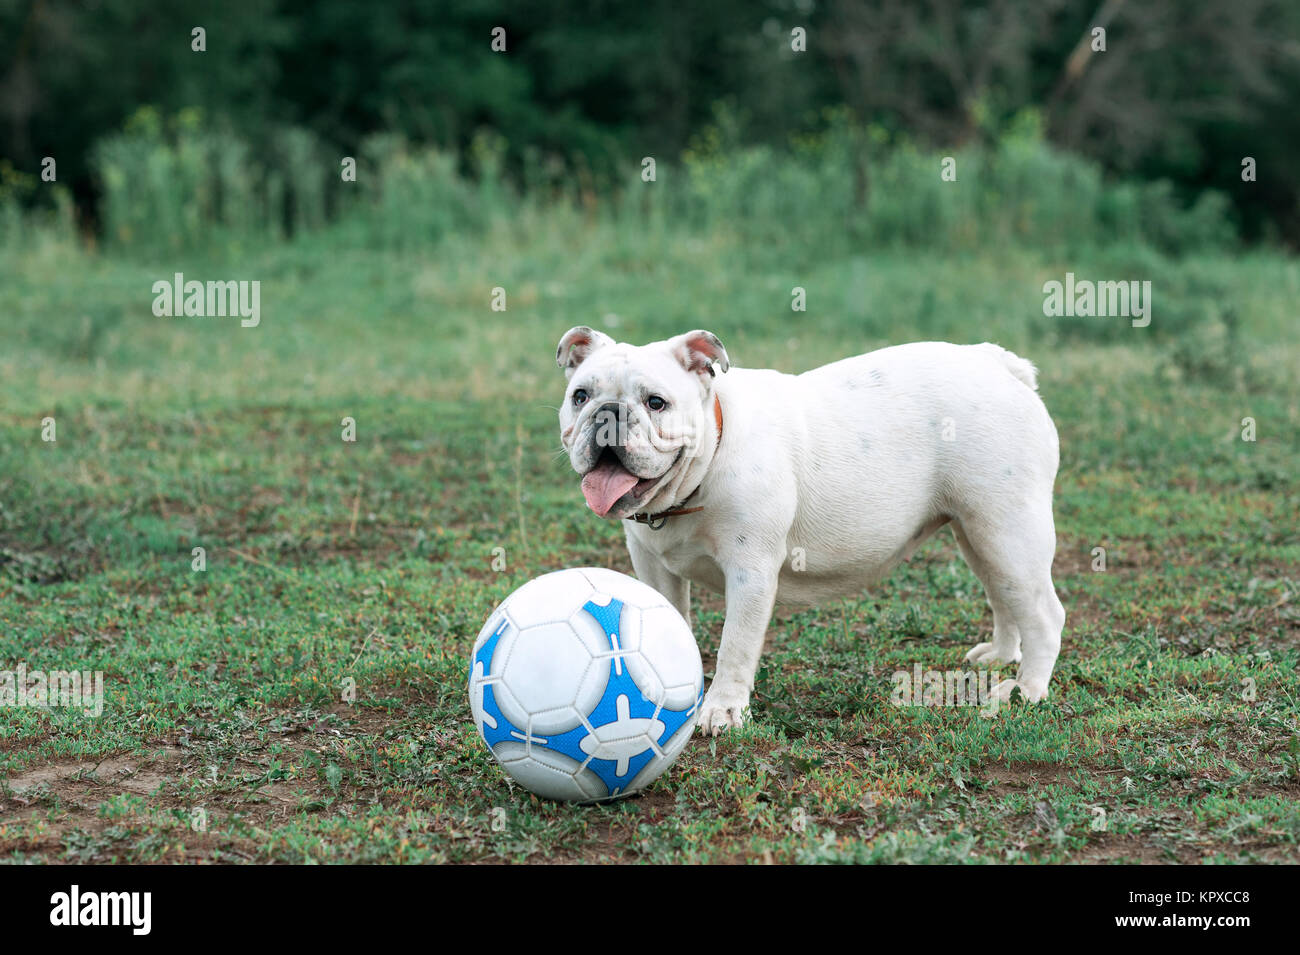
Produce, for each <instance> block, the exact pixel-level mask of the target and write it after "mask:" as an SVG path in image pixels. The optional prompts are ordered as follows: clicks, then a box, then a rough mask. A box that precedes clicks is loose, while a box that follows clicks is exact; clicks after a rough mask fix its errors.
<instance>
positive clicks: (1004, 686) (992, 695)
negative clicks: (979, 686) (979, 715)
mask: <svg viewBox="0 0 1300 955" xmlns="http://www.w3.org/2000/svg"><path fill="white" fill-rule="evenodd" d="M1015 688H1016V681H1015V680H1003V681H1002V682H1001V683H998V684H996V685H994V686H992V687H990V688H989V700H990V701H993V700H996V701H997V702H998V703H999V704H1001V703H1010V702H1011V691H1012V690H1014V689H1015Z"/></svg>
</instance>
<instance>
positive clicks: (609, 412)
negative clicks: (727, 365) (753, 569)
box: [560, 329, 720, 518]
mask: <svg viewBox="0 0 1300 955" xmlns="http://www.w3.org/2000/svg"><path fill="white" fill-rule="evenodd" d="M586 331H588V332H590V330H589V329H588V330H586ZM590 334H591V337H590V338H588V339H585V340H584V341H582V342H581V343H580V344H579V345H578V346H577V347H576V348H572V349H571V352H576V354H569V355H567V356H566V355H565V354H563V353H564V350H565V342H563V341H562V342H561V352H562V354H561V358H562V359H564V358H566V357H567V358H568V360H569V362H570V364H569V365H568V366H566V373H567V374H568V375H569V383H568V387H567V388H566V389H565V393H564V402H563V404H562V405H561V407H560V437H561V441H562V442H563V444H564V449H565V450H566V451H567V452H568V454H569V461H570V463H571V464H572V465H573V469H574V470H575V471H577V472H578V473H579V474H581V475H582V492H583V496H584V497H586V499H587V505H588V506H589V507H590V508H591V509H592V510H593V511H595V512H596V513H597V514H599V515H600V516H601V517H608V518H623V517H627V516H629V515H631V514H635V513H644V512H649V511H653V510H655V509H663V507H665V506H668V505H669V504H670V502H671V501H672V498H673V495H674V494H675V493H676V492H677V491H678V490H680V488H679V485H680V483H681V477H682V475H683V473H684V471H685V470H686V468H687V466H688V465H689V464H690V462H691V461H692V460H693V459H694V457H695V456H696V455H697V454H698V453H699V451H700V441H701V437H702V436H703V435H704V434H705V433H706V432H705V430H704V425H705V423H706V421H707V420H708V418H707V416H706V414H705V407H706V405H705V403H706V401H711V400H712V388H711V381H712V375H711V374H710V373H708V372H707V365H708V362H707V360H706V361H704V362H703V366H704V368H703V369H702V370H690V369H689V367H688V365H689V364H690V362H692V361H698V356H696V357H692V356H691V355H689V354H686V356H685V360H683V357H682V355H683V353H682V350H681V349H680V348H679V347H675V346H674V342H675V341H676V340H675V339H673V340H669V341H666V342H655V343H654V344H651V345H646V346H642V347H637V346H634V345H628V344H619V343H615V342H613V341H612V340H610V339H608V338H607V337H606V336H603V335H600V333H599V332H591V333H590ZM570 335H573V332H570ZM596 336H599V337H596ZM568 338H569V336H566V340H568ZM719 347H720V346H719ZM561 363H562V364H564V362H563V361H562V362H561ZM690 490H693V488H687V489H686V491H687V492H689V491H690Z"/></svg>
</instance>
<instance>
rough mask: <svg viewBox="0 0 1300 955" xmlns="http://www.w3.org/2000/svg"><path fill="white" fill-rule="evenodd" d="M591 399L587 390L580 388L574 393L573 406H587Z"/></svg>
mask: <svg viewBox="0 0 1300 955" xmlns="http://www.w3.org/2000/svg"><path fill="white" fill-rule="evenodd" d="M590 397H591V395H589V394H587V391H586V389H585V388H579V389H578V390H577V391H575V392H574V393H573V404H574V405H575V406H577V405H585V404H586V403H587V399H588V398H590Z"/></svg>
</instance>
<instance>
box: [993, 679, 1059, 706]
mask: <svg viewBox="0 0 1300 955" xmlns="http://www.w3.org/2000/svg"><path fill="white" fill-rule="evenodd" d="M1016 687H1020V695H1021V696H1023V697H1024V698H1025V699H1026V700H1028V701H1029V702H1030V703H1038V702H1041V701H1042V700H1045V699H1047V690H1048V687H1047V681H1043V682H1042V683H1041V684H1039V683H1038V682H1036V681H1032V680H1025V679H1015V680H1003V681H1002V682H1001V683H999V684H997V685H996V686H993V687H990V689H989V697H990V698H991V699H995V700H997V701H998V702H999V703H1010V702H1011V691H1012V690H1014V689H1015V688H1016Z"/></svg>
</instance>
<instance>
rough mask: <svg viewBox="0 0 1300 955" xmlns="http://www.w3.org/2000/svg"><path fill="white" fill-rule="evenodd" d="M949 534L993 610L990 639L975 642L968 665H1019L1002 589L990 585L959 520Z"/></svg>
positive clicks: (1017, 634)
mask: <svg viewBox="0 0 1300 955" xmlns="http://www.w3.org/2000/svg"><path fill="white" fill-rule="evenodd" d="M952 532H953V536H954V537H956V538H957V546H958V547H960V548H961V555H962V557H964V558H965V559H966V563H967V565H968V566H969V567H970V569H971V570H972V571H974V573H975V576H976V577H977V578H979V582H980V583H981V584H983V585H984V592H985V594H986V596H987V597H988V603H989V608H990V609H991V610H992V611H993V639H992V640H991V641H989V642H987V643H977V644H976V645H975V646H974V647H972V648H971V649H970V652H968V653H967V654H966V660H967V661H968V662H970V663H1018V662H1019V661H1020V630H1019V628H1018V627H1016V621H1015V618H1014V617H1013V616H1012V615H1011V608H1010V607H1008V606H1007V604H1006V603H1004V602H1003V600H1002V597H1001V593H1002V591H1001V589H999V588H997V587H995V586H993V584H992V576H993V568H992V566H991V565H990V564H988V563H987V562H986V561H984V560H983V559H981V558H980V556H979V554H977V553H976V552H975V549H974V548H973V547H972V546H971V543H970V540H969V539H968V538H967V537H966V532H965V531H964V530H962V526H961V522H960V521H953V522H952Z"/></svg>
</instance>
